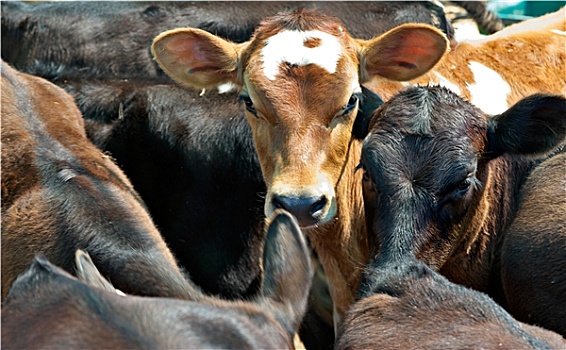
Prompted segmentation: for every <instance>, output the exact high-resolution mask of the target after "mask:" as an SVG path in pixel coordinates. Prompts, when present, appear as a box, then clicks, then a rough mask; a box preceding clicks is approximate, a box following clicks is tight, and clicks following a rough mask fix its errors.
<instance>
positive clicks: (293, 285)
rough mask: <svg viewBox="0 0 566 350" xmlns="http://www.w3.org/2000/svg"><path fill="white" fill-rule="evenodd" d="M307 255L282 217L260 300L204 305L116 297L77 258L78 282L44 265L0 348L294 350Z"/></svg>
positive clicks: (6, 310)
mask: <svg viewBox="0 0 566 350" xmlns="http://www.w3.org/2000/svg"><path fill="white" fill-rule="evenodd" d="M309 253H310V252H309V248H308V246H307V243H306V241H305V238H304V237H303V235H302V233H301V231H300V229H299V227H298V226H297V224H296V221H295V220H294V219H293V217H292V216H290V215H289V214H287V213H284V212H281V213H278V214H277V215H276V216H275V217H274V219H273V221H272V222H271V224H270V225H269V227H268V229H267V236H266V240H265V248H264V256H263V260H262V261H263V263H262V264H263V270H264V271H265V279H264V280H263V283H262V287H261V289H260V293H259V295H258V296H256V297H254V298H253V299H252V300H250V301H225V300H221V299H212V298H211V299H209V300H208V301H206V302H200V303H199V302H190V301H183V300H178V299H168V298H150V297H137V296H129V295H125V296H122V295H118V294H117V293H116V290H115V289H114V288H113V286H112V285H111V284H110V283H109V282H108V281H106V280H104V278H103V277H102V276H101V275H100V274H99V273H98V271H97V269H96V266H95V265H94V264H93V263H92V260H90V258H89V256H88V254H85V253H84V252H82V251H80V250H79V251H77V254H76V260H77V270H78V271H79V273H78V276H79V279H80V280H77V279H76V278H74V277H72V276H71V275H69V274H67V273H66V272H64V271H63V270H61V269H59V268H57V267H55V266H54V265H52V264H51V263H49V262H48V261H47V260H46V259H45V258H44V257H39V258H36V259H35V261H34V262H33V264H32V265H31V267H30V268H29V269H28V270H27V271H26V272H25V273H23V274H22V275H21V276H20V277H18V279H17V280H16V282H15V283H14V286H13V287H12V289H11V291H10V294H9V296H8V298H7V299H6V300H5V302H4V304H3V306H2V347H5V348H67V349H68V348H72V349H79V348H82V349H84V348H106V349H111V348H114V349H115V348H128V349H148V348H159V349H173V348H174V349H258V348H264V349H291V348H293V335H294V333H295V332H296V330H297V328H298V325H299V323H300V321H301V318H302V315H303V313H304V310H305V308H306V304H307V297H308V290H309V284H310V281H311V279H312V275H313V268H312V265H311V261H310V254H309ZM305 287H306V288H305Z"/></svg>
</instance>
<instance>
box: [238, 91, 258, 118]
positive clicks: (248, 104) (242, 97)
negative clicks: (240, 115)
mask: <svg viewBox="0 0 566 350" xmlns="http://www.w3.org/2000/svg"><path fill="white" fill-rule="evenodd" d="M240 102H243V103H244V105H245V106H246V109H247V110H248V112H250V113H251V114H253V115H255V116H256V117H257V111H256V109H255V107H254V103H253V102H252V99H251V98H250V97H249V96H246V95H240Z"/></svg>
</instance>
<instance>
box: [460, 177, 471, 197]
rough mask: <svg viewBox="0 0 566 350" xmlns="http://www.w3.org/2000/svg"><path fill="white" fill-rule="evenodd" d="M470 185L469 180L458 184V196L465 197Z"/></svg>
mask: <svg viewBox="0 0 566 350" xmlns="http://www.w3.org/2000/svg"><path fill="white" fill-rule="evenodd" d="M471 185H472V182H471V181H470V179H466V180H464V181H462V182H460V184H459V185H458V194H459V195H462V196H463V195H465V194H466V193H467V192H468V191H469V190H470V186H471Z"/></svg>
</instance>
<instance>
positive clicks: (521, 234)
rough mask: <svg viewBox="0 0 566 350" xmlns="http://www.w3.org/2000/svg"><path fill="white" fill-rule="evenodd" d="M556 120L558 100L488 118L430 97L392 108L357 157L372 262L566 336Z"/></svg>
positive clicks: (416, 94)
mask: <svg viewBox="0 0 566 350" xmlns="http://www.w3.org/2000/svg"><path fill="white" fill-rule="evenodd" d="M565 115H566V98H564V97H563V96H559V95H545V94H537V95H533V96H530V97H527V98H525V99H523V100H521V101H519V102H518V103H517V104H515V105H514V106H513V107H511V108H510V109H508V110H507V111H506V112H504V113H503V114H500V115H496V116H493V117H492V118H488V117H487V115H486V114H485V113H483V112H482V111H481V110H480V109H478V108H477V107H475V106H473V105H472V104H471V103H469V102H467V101H465V100H463V99H462V98H461V97H459V96H457V95H456V94H454V93H452V92H451V91H449V90H448V89H446V88H443V87H438V86H428V87H411V88H407V89H406V90H404V91H402V92H401V93H400V94H398V95H396V96H395V97H393V98H391V99H390V100H389V101H387V102H386V103H385V104H384V105H383V106H381V107H380V109H378V111H377V112H376V113H375V114H374V116H373V118H372V122H371V126H370V130H371V132H370V133H369V135H368V136H367V137H366V138H365V140H364V142H363V150H362V157H361V166H362V167H363V168H364V169H365V171H364V178H363V190H364V202H365V205H366V215H367V225H368V231H369V232H371V233H372V235H373V237H372V239H373V240H374V244H375V247H376V250H375V251H374V252H373V253H374V254H378V255H379V258H380V259H381V260H382V261H384V262H390V261H398V260H399V259H401V258H405V257H408V258H417V259H420V260H422V261H423V262H425V263H426V264H428V265H429V266H431V267H432V268H433V269H434V270H435V271H438V272H440V273H441V274H442V275H444V276H446V277H447V278H448V279H449V280H451V281H453V282H455V283H458V284H461V285H464V286H467V287H471V288H473V289H476V290H479V291H483V292H486V293H487V294H489V295H490V296H492V297H493V298H494V299H495V301H497V302H498V303H499V304H500V305H502V306H503V307H505V308H507V309H508V310H509V311H510V312H511V314H512V315H513V316H515V317H516V318H517V319H518V320H520V321H524V322H528V323H532V324H537V325H541V326H542V327H544V328H547V329H550V330H553V331H556V332H558V333H560V334H562V335H565V334H566V328H565V324H564V319H566V300H565V299H564V295H566V264H565V263H564V262H565V261H566V226H565V225H564V222H565V220H566V200H565V197H564V164H566V163H565V162H566V154H565V153H563V150H564V147H565V145H564V138H565V137H566V119H565V118H564V116H565ZM556 147H559V148H558V151H556V150H555V148H556ZM552 152H555V153H557V154H554V153H552ZM549 154H550V155H549ZM544 157H547V159H546V160H542V161H541V160H540V159H538V160H537V158H543V159H544ZM539 163H540V164H539ZM534 208H537V209H534ZM531 210H534V211H532V212H531Z"/></svg>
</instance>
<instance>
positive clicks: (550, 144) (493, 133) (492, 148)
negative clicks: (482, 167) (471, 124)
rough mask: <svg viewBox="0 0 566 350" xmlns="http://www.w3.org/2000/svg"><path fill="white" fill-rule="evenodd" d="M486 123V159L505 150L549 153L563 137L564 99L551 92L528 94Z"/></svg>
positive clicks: (524, 152) (533, 154)
mask: <svg viewBox="0 0 566 350" xmlns="http://www.w3.org/2000/svg"><path fill="white" fill-rule="evenodd" d="M487 125H488V126H487V140H488V151H487V153H486V157H487V158H496V157H499V156H500V155H502V154H504V153H513V154H522V155H528V156H542V155H545V154H548V153H549V152H551V151H552V150H553V149H555V148H556V147H558V146H559V145H560V144H561V143H563V142H564V139H565V137H566V98H565V97H563V96H561V95H551V94H535V95H531V96H529V97H526V98H524V99H522V100H520V101H519V102H517V103H516V104H515V105H513V106H512V107H511V108H509V109H508V110H507V111H505V112H504V113H502V114H500V115H496V116H493V117H492V118H490V119H489V120H488V123H487Z"/></svg>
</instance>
